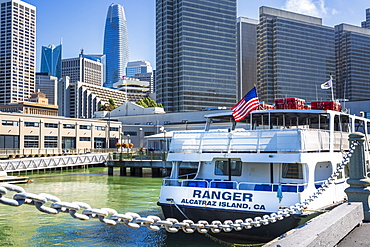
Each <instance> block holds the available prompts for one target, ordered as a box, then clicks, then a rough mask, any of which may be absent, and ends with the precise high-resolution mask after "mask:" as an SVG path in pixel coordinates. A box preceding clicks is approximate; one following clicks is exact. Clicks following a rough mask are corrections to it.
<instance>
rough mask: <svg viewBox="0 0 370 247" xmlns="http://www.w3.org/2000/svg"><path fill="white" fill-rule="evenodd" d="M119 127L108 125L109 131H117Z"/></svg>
mask: <svg viewBox="0 0 370 247" xmlns="http://www.w3.org/2000/svg"><path fill="white" fill-rule="evenodd" d="M118 130H119V129H118V127H110V128H109V131H118Z"/></svg>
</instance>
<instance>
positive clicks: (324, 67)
mask: <svg viewBox="0 0 370 247" xmlns="http://www.w3.org/2000/svg"><path fill="white" fill-rule="evenodd" d="M330 73H331V74H333V75H334V73H335V51H334V28H332V27H327V26H323V25H322V20H321V19H320V18H316V17H312V16H307V15H302V14H297V13H293V12H288V11H284V10H278V9H273V8H269V7H261V8H260V22H259V24H258V29H257V78H258V82H257V91H258V96H259V99H260V100H262V101H265V102H266V103H273V102H274V99H275V98H286V97H298V98H302V99H305V100H306V101H312V100H330V99H331V94H330V90H322V89H321V88H320V85H321V83H323V82H325V81H327V80H328V79H329V75H330ZM334 82H335V77H334ZM334 85H335V83H334Z"/></svg>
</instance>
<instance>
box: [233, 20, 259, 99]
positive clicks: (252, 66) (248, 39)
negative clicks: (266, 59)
mask: <svg viewBox="0 0 370 247" xmlns="http://www.w3.org/2000/svg"><path fill="white" fill-rule="evenodd" d="M257 25H258V21H257V20H253V19H248V18H245V17H239V18H238V27H237V40H238V46H237V51H238V53H237V61H238V63H237V64H238V99H241V98H242V97H243V96H244V95H245V94H246V93H248V92H249V90H251V89H252V88H253V87H254V85H255V84H256V83H257Z"/></svg>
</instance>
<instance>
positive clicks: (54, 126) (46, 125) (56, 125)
mask: <svg viewBox="0 0 370 247" xmlns="http://www.w3.org/2000/svg"><path fill="white" fill-rule="evenodd" d="M45 128H58V124H57V123H45Z"/></svg>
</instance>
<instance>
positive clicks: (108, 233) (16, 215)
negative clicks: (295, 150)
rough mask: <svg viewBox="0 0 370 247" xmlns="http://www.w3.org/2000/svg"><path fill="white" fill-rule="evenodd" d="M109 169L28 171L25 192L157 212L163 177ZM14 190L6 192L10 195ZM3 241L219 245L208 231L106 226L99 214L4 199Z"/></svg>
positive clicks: (0, 211) (5, 243)
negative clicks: (80, 215) (87, 216)
mask: <svg viewBox="0 0 370 247" xmlns="http://www.w3.org/2000/svg"><path fill="white" fill-rule="evenodd" d="M106 173H107V170H106V168H89V169H85V170H82V169H81V170H73V171H72V170H69V171H62V172H61V171H55V172H47V173H45V174H43V173H40V174H33V175H30V174H27V175H28V176H29V177H31V178H32V179H34V183H32V184H24V185H21V186H22V187H24V188H25V190H26V191H27V192H31V193H36V194H38V193H42V192H43V193H49V194H52V195H55V196H58V197H59V198H60V199H61V200H62V201H66V202H73V201H81V202H85V203H88V204H90V206H91V207H93V208H104V207H110V208H113V209H115V210H117V211H118V212H119V213H125V212H135V213H138V214H140V215H142V216H147V215H158V216H160V217H161V218H163V215H162V212H161V210H160V208H159V207H158V206H157V205H156V202H157V200H158V197H159V191H160V185H161V179H159V178H135V177H120V176H113V177H109V176H107V175H106ZM12 195H13V194H9V195H7V197H10V196H12ZM0 245H1V246H158V247H159V246H180V247H184V246H221V245H219V244H217V243H216V242H214V241H212V240H210V239H208V238H206V237H205V236H204V235H201V234H198V233H195V234H185V233H176V234H172V233H167V232H166V231H164V230H161V231H158V232H154V231H150V230H148V229H146V228H144V227H141V228H140V229H130V228H128V227H126V226H125V225H123V224H118V225H116V226H108V225H104V224H102V223H100V222H99V221H98V220H97V219H92V220H90V221H79V220H76V219H73V218H72V217H71V216H70V215H69V214H62V213H61V214H58V215H48V214H44V213H41V212H39V211H37V210H36V209H35V208H34V207H33V206H29V205H23V206H20V207H10V206H5V205H2V204H0Z"/></svg>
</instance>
